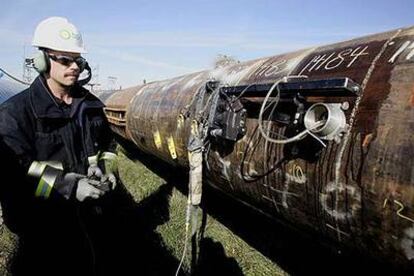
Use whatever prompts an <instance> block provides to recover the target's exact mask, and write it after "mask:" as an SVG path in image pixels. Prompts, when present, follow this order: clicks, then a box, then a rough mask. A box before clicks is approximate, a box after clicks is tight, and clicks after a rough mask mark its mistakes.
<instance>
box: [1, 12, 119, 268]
mask: <svg viewBox="0 0 414 276" xmlns="http://www.w3.org/2000/svg"><path fill="white" fill-rule="evenodd" d="M32 45H33V46H35V47H38V49H39V53H38V55H37V56H36V57H35V58H34V61H33V62H34V64H33V65H34V67H35V68H36V69H37V71H38V72H39V76H38V77H37V78H36V79H35V80H34V82H33V83H32V84H31V86H30V87H29V88H28V89H26V90H24V91H23V92H21V93H19V94H17V95H16V96H14V97H12V98H10V99H9V100H8V101H6V102H4V103H3V104H2V105H1V106H0V135H1V137H2V139H3V142H4V144H5V146H6V147H7V148H8V149H10V151H11V152H12V155H13V157H12V158H13V159H14V160H13V161H15V163H16V164H17V166H13V169H10V170H8V171H5V172H4V173H5V174H9V176H10V177H11V178H10V177H9V178H8V179H13V180H8V182H7V183H3V184H2V185H5V186H7V188H2V190H4V191H7V192H5V193H4V194H3V195H2V196H1V197H2V206H3V209H4V211H3V212H4V213H6V214H5V222H6V224H7V225H8V226H9V228H10V229H11V230H12V231H13V232H15V233H17V234H18V235H19V237H20V246H21V248H20V250H19V253H18V258H17V259H16V263H15V266H14V273H15V274H16V275H29V274H30V275H94V274H95V273H96V266H95V263H96V252H95V250H94V247H93V245H92V244H93V242H94V241H93V233H89V232H90V231H89V230H90V229H88V227H87V225H86V224H85V220H86V218H85V214H86V215H90V214H93V213H95V214H96V213H99V212H101V211H102V210H101V209H100V208H99V206H98V205H99V204H98V202H99V201H100V200H102V197H107V196H108V194H111V192H112V190H113V188H114V187H115V184H116V177H115V176H114V170H115V168H114V164H115V163H114V161H115V157H116V156H115V154H114V153H113V139H112V135H111V132H110V129H109V126H108V123H107V121H106V119H105V116H104V113H103V106H104V105H103V103H102V102H101V101H100V100H99V99H97V98H96V97H95V96H93V95H92V94H91V93H89V92H88V91H87V90H86V89H84V88H83V87H82V86H81V84H82V81H79V80H78V79H79V75H80V73H81V72H82V71H83V70H84V69H85V68H87V67H88V65H87V63H86V61H85V59H84V58H83V57H81V54H83V53H86V51H85V49H84V46H83V41H82V36H81V34H80V33H79V31H78V29H77V28H76V27H75V26H74V25H73V24H72V23H70V22H69V21H68V20H67V19H65V18H62V17H51V18H48V19H46V20H43V21H42V22H40V23H39V25H38V26H37V28H36V30H35V33H34V37H33V43H32ZM89 74H90V69H89ZM6 179H7V178H6ZM85 209H86V210H87V211H83V210H85ZM90 210H94V211H93V212H92V211H90ZM91 239H92V240H91Z"/></svg>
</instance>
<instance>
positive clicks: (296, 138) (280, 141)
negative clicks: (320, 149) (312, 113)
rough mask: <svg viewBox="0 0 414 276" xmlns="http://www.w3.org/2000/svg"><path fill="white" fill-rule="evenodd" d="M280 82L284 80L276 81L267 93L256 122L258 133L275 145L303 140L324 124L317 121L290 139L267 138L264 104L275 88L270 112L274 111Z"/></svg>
mask: <svg viewBox="0 0 414 276" xmlns="http://www.w3.org/2000/svg"><path fill="white" fill-rule="evenodd" d="M282 80H284V79H280V80H278V81H276V82H275V83H274V84H273V85H272V87H271V88H270V89H269V91H268V92H267V94H266V97H265V99H264V100H263V103H262V106H261V107H260V112H259V121H258V125H259V131H260V133H261V134H262V136H263V138H264V139H265V140H266V141H268V142H271V143H276V144H288V143H292V142H296V141H300V140H302V139H304V138H305V137H306V136H307V135H308V134H310V133H311V130H313V129H315V128H318V127H320V126H322V125H323V124H324V123H325V122H324V121H318V122H316V123H315V124H314V125H313V126H312V127H310V128H309V129H305V130H304V131H302V132H300V133H298V134H297V135H295V136H293V137H290V138H287V139H274V138H271V137H269V136H268V135H267V134H266V133H265V132H264V130H263V113H264V111H265V106H266V103H267V101H268V100H269V97H270V95H271V94H272V93H273V91H274V90H275V88H276V90H277V95H276V97H275V99H274V103H275V106H274V107H273V109H272V112H273V111H274V110H275V109H276V106H277V105H278V103H279V99H280V91H279V83H281V82H282ZM312 134H313V133H312ZM312 134H311V136H312V137H314V138H315V135H312ZM317 141H319V142H320V143H322V145H323V146H324V147H326V145H325V144H324V143H323V142H322V141H321V140H320V139H319V138H318V139H317Z"/></svg>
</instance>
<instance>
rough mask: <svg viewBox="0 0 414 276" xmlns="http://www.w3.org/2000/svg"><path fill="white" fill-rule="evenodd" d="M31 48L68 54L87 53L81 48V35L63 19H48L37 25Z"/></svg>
mask: <svg viewBox="0 0 414 276" xmlns="http://www.w3.org/2000/svg"><path fill="white" fill-rule="evenodd" d="M32 45H33V46H36V47H39V48H47V49H52V50H56V51H63V52H70V53H80V54H83V53H87V51H86V50H85V48H84V47H83V41H82V35H81V34H80V32H79V31H78V29H77V28H76V27H75V26H74V25H73V24H72V23H70V22H69V21H68V20H67V19H66V18H64V17H49V18H47V19H45V20H43V21H42V22H40V23H39V25H37V27H36V30H35V32H34V36H33V42H32Z"/></svg>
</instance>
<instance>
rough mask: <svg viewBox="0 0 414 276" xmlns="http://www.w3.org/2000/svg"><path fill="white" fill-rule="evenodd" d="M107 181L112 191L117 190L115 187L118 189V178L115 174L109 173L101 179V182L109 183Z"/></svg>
mask: <svg viewBox="0 0 414 276" xmlns="http://www.w3.org/2000/svg"><path fill="white" fill-rule="evenodd" d="M107 181H108V182H109V183H111V185H110V189H111V190H115V187H116V184H117V181H116V176H115V175H114V174H113V173H107V174H105V175H103V176H102V177H101V182H102V183H104V182H107Z"/></svg>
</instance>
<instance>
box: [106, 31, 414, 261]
mask: <svg viewBox="0 0 414 276" xmlns="http://www.w3.org/2000/svg"><path fill="white" fill-rule="evenodd" d="M288 76H299V77H300V76H302V77H303V76H306V77H307V80H309V81H311V80H320V79H325V80H326V79H332V78H349V79H350V80H352V81H353V82H355V83H356V84H358V87H359V88H360V91H359V92H360V93H357V94H354V95H350V94H344V95H341V96H337V95H334V94H333V93H330V92H329V91H328V92H327V93H325V94H317V95H310V94H309V96H305V97H302V96H301V97H299V96H300V93H297V94H296V96H297V98H296V101H297V100H298V99H299V98H301V99H303V98H304V99H303V103H300V104H299V105H301V106H302V109H306V110H309V109H310V107H311V106H312V105H313V104H315V103H316V104H318V103H319V104H322V105H320V106H319V107H318V108H319V109H316V108H317V107H314V108H315V110H317V111H318V112H316V111H315V114H318V116H325V115H323V114H325V113H326V112H325V113H324V112H319V110H320V108H321V106H322V108H324V106H325V105H326V106H334V104H337V109H335V110H336V112H343V115H344V118H345V119H344V120H345V121H344V123H345V124H346V126H347V128H343V129H342V132H341V133H340V135H339V136H338V135H337V136H336V138H338V139H336V140H334V139H328V138H327V137H328V136H324V137H322V136H321V137H322V138H324V139H322V138H320V139H321V141H323V144H324V145H325V146H322V145H321V144H320V143H319V142H318V141H316V140H315V139H313V138H312V137H310V136H309V137H307V138H304V139H302V140H300V141H297V142H295V143H290V144H278V143H271V142H269V141H268V140H266V139H264V138H263V135H262V134H261V133H260V131H259V130H258V121H259V119H258V113H259V110H260V107H261V104H263V102H264V95H263V94H259V93H257V94H255V93H251V95H250V96H248V97H247V96H246V97H245V95H241V96H240V95H239V96H240V98H239V99H237V100H240V103H241V105H242V106H243V109H244V110H245V111H246V117H245V120H244V121H243V124H244V131H245V132H244V133H243V135H241V136H242V137H239V138H238V139H237V140H236V141H224V142H219V143H218V142H217V141H215V142H214V139H212V140H213V142H211V143H210V146H209V148H208V150H206V154H205V164H206V169H205V180H206V181H207V183H208V184H209V185H213V186H215V187H216V188H218V189H220V190H222V191H223V192H225V193H228V194H231V195H232V196H234V197H237V198H238V199H239V200H241V201H243V202H245V203H246V204H248V205H250V206H252V207H254V208H256V209H258V210H260V211H262V212H264V213H266V214H268V215H270V216H272V217H275V218H278V219H282V220H285V221H288V222H289V223H291V224H293V225H296V226H298V227H299V228H301V229H309V230H313V231H316V232H318V233H321V234H322V235H323V236H324V237H326V238H327V239H329V240H331V241H335V243H336V244H339V245H344V246H348V247H351V248H355V249H358V250H360V251H362V252H365V253H366V254H369V255H371V256H374V257H377V258H380V259H383V260H387V261H388V262H392V263H394V264H397V265H404V266H405V265H408V266H412V265H413V264H414V246H413V245H414V172H413V168H414V158H412V156H414V139H413V133H414V27H410V28H404V29H398V30H393V31H389V32H385V33H380V34H375V35H370V36H366V37H361V38H357V39H353V40H349V41H345V42H340V43H336V44H332V45H327V46H321V47H314V48H309V49H305V50H300V51H296V52H291V53H287V54H283V55H277V56H272V57H268V58H260V59H256V60H252V61H247V62H243V63H235V64H231V65H228V66H218V67H216V68H214V69H212V70H206V71H202V72H197V73H193V74H189V75H184V76H180V77H177V78H173V79H169V80H165V81H158V82H152V83H148V84H144V85H140V86H136V87H131V88H128V89H125V90H122V91H119V92H117V93H115V94H113V95H112V96H111V97H110V98H109V99H108V100H107V101H106V106H107V107H106V114H107V117H108V119H109V121H110V123H111V127H112V129H113V130H114V131H115V132H116V133H118V134H119V135H121V136H122V137H124V138H126V139H128V140H130V141H132V142H133V143H134V144H136V145H137V147H138V148H140V149H141V150H143V151H145V152H147V153H150V154H152V155H155V156H156V157H158V158H160V159H162V160H165V161H166V162H168V163H170V164H171V165H174V166H181V167H188V157H187V143H188V139H189V136H190V131H191V125H192V122H193V121H194V120H195V119H197V118H198V116H200V112H199V111H200V110H202V109H206V110H207V111H209V110H210V111H211V110H212V109H213V108H217V106H215V105H213V104H211V101H208V100H207V98H208V95H209V94H208V93H207V92H205V91H206V90H207V88H208V87H207V88H206V84H208V83H210V84H214V83H218V87H217V88H213V89H211V90H212V91H218V90H217V89H225V88H226V87H227V88H228V87H230V88H235V87H242V86H245V87H248V86H252V85H261V84H268V83H270V84H271V83H275V82H276V81H280V80H282V79H283V78H285V77H288ZM212 81H213V82H212ZM230 90H231V89H230ZM230 90H228V91H230ZM203 93H204V94H203ZM202 94H203V96H204V97H201V96H200V95H202ZM210 95H215V94H213V93H212V94H210ZM288 96H289V95H288ZM272 97H273V98H274V95H272ZM201 98H202V100H200V99H201ZM292 102H294V101H292V100H291V101H287V102H286V103H285V102H283V101H280V102H279V104H278V106H277V109H278V110H282V111H283V112H282V111H277V112H279V113H278V116H279V117H277V116H276V117H277V118H276V119H275V117H271V116H270V114H267V115H268V117H266V116H265V119H264V120H263V122H262V123H263V126H264V127H265V130H266V132H267V133H268V134H269V135H274V137H280V136H292V135H293V134H295V133H297V132H295V131H296V129H295V128H294V127H293V119H292V118H291V117H294V116H296V114H299V115H300V114H301V113H300V112H299V111H298V110H299V109H300V108H299V107H297V105H295V104H293V103H292ZM197 105H198V106H197ZM339 109H340V110H342V111H339ZM212 111H213V113H214V111H215V110H212ZM207 113H208V112H207ZM210 113H211V112H210ZM341 114H342V113H341ZM302 115H303V114H302ZM313 115H314V114H313ZM283 116H285V117H286V120H287V121H289V120H290V121H289V123H288V124H287V123H286V122H287V121H286V122H283V121H284V120H285V119H283V118H284V117H283ZM314 116H316V115H314ZM299 117H300V116H299ZM289 118H291V119H289ZM334 126H335V125H334ZM302 127H303V126H302ZM217 133H220V131H218V132H217ZM289 133H290V134H289ZM315 133H316V132H315ZM316 134H318V133H316Z"/></svg>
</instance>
